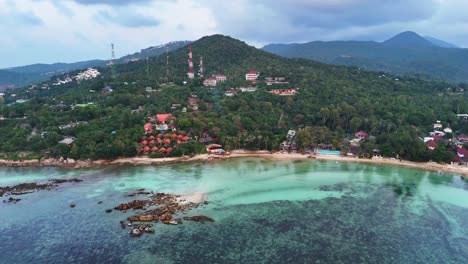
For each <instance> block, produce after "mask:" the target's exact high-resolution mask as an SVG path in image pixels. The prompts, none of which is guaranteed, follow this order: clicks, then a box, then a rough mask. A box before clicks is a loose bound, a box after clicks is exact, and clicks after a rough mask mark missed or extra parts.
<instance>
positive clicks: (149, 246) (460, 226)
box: [0, 159, 468, 263]
mask: <svg viewBox="0 0 468 264" xmlns="http://www.w3.org/2000/svg"><path fill="white" fill-rule="evenodd" d="M73 177H79V178H81V179H83V182H80V183H66V184H63V185H61V186H60V187H58V188H57V189H56V190H52V191H39V192H35V193H33V194H28V195H23V196H20V197H19V198H22V200H21V201H20V202H19V203H17V204H14V205H13V204H5V203H0V252H2V253H1V255H0V263H468V182H467V181H466V180H465V181H464V180H462V179H461V178H460V177H459V176H457V175H450V174H437V173H432V172H425V171H420V170H413V169H406V168H396V167H388V166H373V165H365V164H350V163H336V162H319V161H312V160H311V161H284V162H278V161H268V160H263V159H235V160H230V161H223V162H215V163H191V164H176V165H164V166H157V167H108V168H102V169H87V170H64V169H56V168H41V169H38V168H15V169H11V168H1V169H0V186H5V185H13V184H17V183H22V182H41V181H46V180H48V179H52V178H73ZM139 188H146V189H147V190H153V191H157V192H168V193H176V194H192V193H203V194H206V195H207V198H208V200H209V201H210V204H209V205H208V206H206V207H203V208H198V209H196V210H195V211H193V212H191V213H190V214H193V215H196V214H203V215H208V216H211V217H213V218H215V220H216V222H215V223H210V224H200V223H194V222H184V224H183V225H180V226H165V225H161V224H156V225H155V230H156V233H155V234H154V235H145V236H143V237H141V238H130V237H128V235H127V232H128V230H122V229H121V227H120V225H119V221H120V220H124V219H125V218H126V217H127V216H129V215H130V214H131V213H127V214H124V213H121V212H112V213H110V214H106V213H105V212H104V211H105V209H108V208H113V207H114V206H115V205H117V204H119V203H121V202H124V201H129V200H130V199H131V198H128V197H125V195H126V194H128V193H130V192H132V191H134V190H136V189H139ZM2 199H5V197H2ZM98 201H103V203H102V204H97V202H98ZM70 202H74V203H76V205H77V206H76V207H75V208H73V209H72V208H69V207H68V205H69V203H70Z"/></svg>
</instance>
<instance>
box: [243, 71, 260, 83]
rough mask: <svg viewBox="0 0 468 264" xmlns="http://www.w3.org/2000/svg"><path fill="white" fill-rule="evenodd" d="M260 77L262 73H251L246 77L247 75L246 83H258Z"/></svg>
mask: <svg viewBox="0 0 468 264" xmlns="http://www.w3.org/2000/svg"><path fill="white" fill-rule="evenodd" d="M258 76H260V73H259V72H256V71H249V72H248V73H247V74H246V75H245V80H246V81H256V80H257V79H258Z"/></svg>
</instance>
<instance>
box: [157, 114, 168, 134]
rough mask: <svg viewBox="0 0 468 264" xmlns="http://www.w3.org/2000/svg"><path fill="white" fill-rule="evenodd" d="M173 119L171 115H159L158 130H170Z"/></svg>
mask: <svg viewBox="0 0 468 264" xmlns="http://www.w3.org/2000/svg"><path fill="white" fill-rule="evenodd" d="M170 119H172V115H171V114H157V115H156V121H157V123H156V130H159V131H166V130H168V129H169V120H170Z"/></svg>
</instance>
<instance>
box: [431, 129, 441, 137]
mask: <svg viewBox="0 0 468 264" xmlns="http://www.w3.org/2000/svg"><path fill="white" fill-rule="evenodd" d="M429 135H430V136H432V137H434V136H439V137H443V136H445V133H444V132H442V131H437V130H436V131H433V132H429Z"/></svg>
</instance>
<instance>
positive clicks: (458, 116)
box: [457, 114, 468, 120]
mask: <svg viewBox="0 0 468 264" xmlns="http://www.w3.org/2000/svg"><path fill="white" fill-rule="evenodd" d="M457 118H458V119H462V120H468V114H458V115H457Z"/></svg>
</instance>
